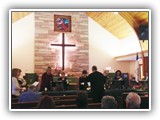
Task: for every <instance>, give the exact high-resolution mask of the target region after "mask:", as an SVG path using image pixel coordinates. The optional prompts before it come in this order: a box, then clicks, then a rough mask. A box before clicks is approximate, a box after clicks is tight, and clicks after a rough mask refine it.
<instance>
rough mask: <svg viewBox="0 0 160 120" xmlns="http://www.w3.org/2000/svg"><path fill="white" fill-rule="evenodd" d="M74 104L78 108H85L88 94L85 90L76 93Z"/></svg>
mask: <svg viewBox="0 0 160 120" xmlns="http://www.w3.org/2000/svg"><path fill="white" fill-rule="evenodd" d="M76 105H77V108H80V109H86V108H87V107H88V95H87V94H86V93H85V92H83V91H80V92H78V93H77V97H76Z"/></svg>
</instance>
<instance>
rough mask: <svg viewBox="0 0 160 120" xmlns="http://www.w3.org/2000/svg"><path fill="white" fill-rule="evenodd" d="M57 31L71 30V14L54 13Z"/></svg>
mask: <svg viewBox="0 0 160 120" xmlns="http://www.w3.org/2000/svg"><path fill="white" fill-rule="evenodd" d="M54 31H55V32H71V16H65V15H54Z"/></svg>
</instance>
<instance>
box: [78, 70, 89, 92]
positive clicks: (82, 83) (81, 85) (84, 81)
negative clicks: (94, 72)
mask: <svg viewBox="0 0 160 120" xmlns="http://www.w3.org/2000/svg"><path fill="white" fill-rule="evenodd" d="M87 87H88V83H87V71H86V70H83V71H82V76H81V77H80V78H79V90H87Z"/></svg>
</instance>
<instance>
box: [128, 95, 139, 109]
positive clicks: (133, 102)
mask: <svg viewBox="0 0 160 120" xmlns="http://www.w3.org/2000/svg"><path fill="white" fill-rule="evenodd" d="M140 104H141V97H140V96H139V95H138V94H137V93H134V92H130V93H129V94H128V95H127V97H126V108H128V109H139V108H140Z"/></svg>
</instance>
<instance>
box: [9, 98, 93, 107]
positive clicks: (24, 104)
mask: <svg viewBox="0 0 160 120" xmlns="http://www.w3.org/2000/svg"><path fill="white" fill-rule="evenodd" d="M92 102H93V99H92V98H88V103H92ZM55 103H56V106H58V105H59V106H60V105H71V104H76V100H75V99H64V100H55ZM37 104H38V102H12V104H11V108H12V109H32V108H34V107H36V106H37Z"/></svg>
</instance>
